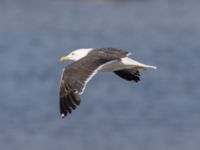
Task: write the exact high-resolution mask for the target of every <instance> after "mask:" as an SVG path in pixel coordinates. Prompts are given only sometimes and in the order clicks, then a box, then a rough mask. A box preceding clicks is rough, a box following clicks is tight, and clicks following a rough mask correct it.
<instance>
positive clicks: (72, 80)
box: [60, 53, 120, 118]
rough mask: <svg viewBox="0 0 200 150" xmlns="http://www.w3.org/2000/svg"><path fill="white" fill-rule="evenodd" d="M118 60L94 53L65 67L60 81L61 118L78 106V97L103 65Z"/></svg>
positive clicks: (117, 58) (114, 57) (117, 59)
mask: <svg viewBox="0 0 200 150" xmlns="http://www.w3.org/2000/svg"><path fill="white" fill-rule="evenodd" d="M119 60H120V58H119V57H116V56H112V55H108V54H107V55H105V54H104V53H95V54H89V55H88V56H86V57H84V58H82V59H80V60H78V61H76V62H73V63H72V64H70V65H68V66H66V67H65V68H64V70H63V73H62V77H61V81H60V113H61V116H62V117H63V118H64V117H65V116H66V115H67V114H68V113H71V112H72V109H75V108H76V107H77V105H79V104H80V95H81V94H82V93H83V91H84V89H85V87H86V84H87V83H88V81H89V80H90V79H91V78H92V77H93V76H94V75H95V74H96V73H97V72H98V70H99V69H100V68H101V67H102V66H103V65H105V64H106V63H110V62H112V61H119Z"/></svg>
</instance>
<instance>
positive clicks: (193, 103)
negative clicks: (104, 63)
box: [0, 0, 200, 150]
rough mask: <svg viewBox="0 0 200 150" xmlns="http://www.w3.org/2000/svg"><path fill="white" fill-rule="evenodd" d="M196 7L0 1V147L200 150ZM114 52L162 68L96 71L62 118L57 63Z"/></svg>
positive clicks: (155, 0)
mask: <svg viewBox="0 0 200 150" xmlns="http://www.w3.org/2000/svg"><path fill="white" fill-rule="evenodd" d="M199 6H200V1H198V0H71V1H70V0H56V1H55V0H29V1H26V0H13V1H11V0H1V1H0V149H2V150H13V149H15V150H27V149H28V150H55V149H58V150H94V149H95V150H133V149H134V150H169V149H170V150H188V149H190V150H199V149H200V142H199V141H200V91H199V89H200V83H199V77H200V67H199V64H200V61H199V58H200V41H199V40H200V18H199V14H200V9H199ZM88 47H116V48H122V49H125V50H128V51H131V52H132V53H133V57H134V58H135V59H136V60H139V61H141V62H144V63H147V64H151V65H156V66H157V67H158V69H157V70H156V71H154V70H147V71H145V72H144V73H142V81H141V82H139V83H137V84H135V83H129V82H127V81H125V80H121V79H120V78H118V77H117V76H115V75H113V74H112V73H100V74H98V75H97V76H95V77H94V78H93V80H92V81H91V82H90V83H89V84H88V86H87V89H86V90H85V93H84V94H83V95H82V102H81V105H80V107H78V109H76V111H74V112H73V113H72V114H71V115H70V116H69V117H67V118H65V119H64V120H63V119H61V117H60V116H59V109H58V108H59V107H58V93H59V80H60V74H61V70H62V68H63V67H64V66H65V65H66V64H67V63H65V64H63V63H60V62H59V57H60V56H62V55H65V54H67V53H69V52H70V51H71V50H74V49H77V48H88Z"/></svg>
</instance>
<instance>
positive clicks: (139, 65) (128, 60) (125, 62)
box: [122, 57, 157, 69]
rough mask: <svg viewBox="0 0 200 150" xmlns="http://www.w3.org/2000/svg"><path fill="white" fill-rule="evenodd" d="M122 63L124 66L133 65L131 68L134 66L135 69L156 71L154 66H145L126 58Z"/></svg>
mask: <svg viewBox="0 0 200 150" xmlns="http://www.w3.org/2000/svg"><path fill="white" fill-rule="evenodd" d="M122 62H123V63H124V64H126V65H133V66H136V67H142V68H152V69H157V67H156V66H151V65H146V64H143V63H140V62H138V61H136V60H133V59H131V58H128V57H126V58H123V59H122Z"/></svg>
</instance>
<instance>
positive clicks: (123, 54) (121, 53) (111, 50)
mask: <svg viewBox="0 0 200 150" xmlns="http://www.w3.org/2000/svg"><path fill="white" fill-rule="evenodd" d="M97 52H98V53H101V54H104V55H112V56H115V57H119V58H123V57H127V56H129V55H130V54H131V53H130V52H127V51H124V50H122V49H118V48H96V49H94V50H93V51H91V52H90V53H91V54H92V53H97Z"/></svg>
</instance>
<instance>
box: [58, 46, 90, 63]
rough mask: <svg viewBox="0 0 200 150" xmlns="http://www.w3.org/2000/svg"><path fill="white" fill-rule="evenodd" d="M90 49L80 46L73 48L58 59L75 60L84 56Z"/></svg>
mask: <svg viewBox="0 0 200 150" xmlns="http://www.w3.org/2000/svg"><path fill="white" fill-rule="evenodd" d="M92 50H93V48H81V49H77V50H74V51H72V52H71V53H70V54H69V55H67V56H63V57H61V58H60V61H66V60H73V61H77V60H79V59H81V58H83V57H85V56H86V55H87V54H88V53H89V52H90V51H92Z"/></svg>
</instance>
